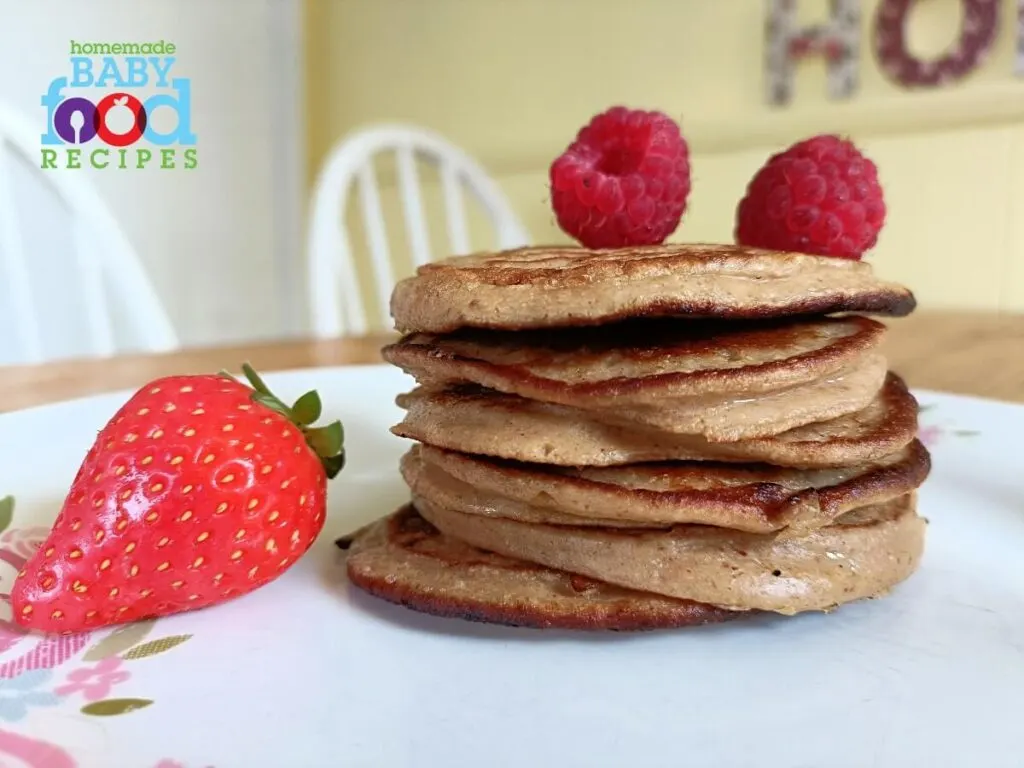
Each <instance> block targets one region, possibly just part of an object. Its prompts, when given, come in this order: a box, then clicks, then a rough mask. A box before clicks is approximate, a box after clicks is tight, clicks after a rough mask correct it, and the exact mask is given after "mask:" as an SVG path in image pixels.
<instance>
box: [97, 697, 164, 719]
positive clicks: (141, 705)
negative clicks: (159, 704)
mask: <svg viewBox="0 0 1024 768" xmlns="http://www.w3.org/2000/svg"><path fill="white" fill-rule="evenodd" d="M152 703H153V702H152V700H151V699H103V701H94V702H93V703H92V704H86V705H85V706H84V707H82V710H81V711H82V714H83V715H94V716H96V717H110V716H111V715H125V714H127V713H129V712H134V711H135V710H137V709H145V708H146V707H148V706H149V705H150V704H152Z"/></svg>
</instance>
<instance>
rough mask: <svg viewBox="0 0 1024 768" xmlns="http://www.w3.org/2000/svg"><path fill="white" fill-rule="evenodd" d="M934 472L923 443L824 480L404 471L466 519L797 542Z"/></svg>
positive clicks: (456, 462) (486, 464) (419, 491)
mask: <svg viewBox="0 0 1024 768" xmlns="http://www.w3.org/2000/svg"><path fill="white" fill-rule="evenodd" d="M930 467H931V461H930V457H929V455H928V451H927V450H926V449H925V447H924V446H923V445H922V444H921V443H920V442H918V441H914V442H913V443H911V444H910V445H909V446H907V447H906V448H905V449H903V450H901V451H899V452H898V453H897V454H894V455H892V456H888V457H885V458H884V459H881V460H879V461H877V462H872V463H868V464H861V465H854V466H849V467H844V468H833V469H818V470H798V469H782V468H779V467H772V466H768V465H763V464H762V465H748V464H719V463H713V462H672V463H659V464H635V465H631V466H627V467H618V468H586V469H566V468H559V467H551V466H546V465H541V464H522V463H518V462H509V461H500V460H494V459H487V458H485V457H482V456H471V455H468V454H463V453H456V452H453V451H445V450H441V449H438V448H432V447H430V446H423V445H416V446H413V447H412V448H411V449H410V450H409V452H408V453H406V455H405V456H404V457H403V458H402V462H401V470H402V475H403V477H404V478H405V481H406V483H407V484H408V486H409V488H410V489H411V490H412V493H413V495H414V496H417V497H421V498H425V499H427V500H429V501H431V502H433V503H434V504H439V505H441V506H442V507H445V508H446V509H452V510H455V511H458V512H463V513H469V514H476V515H483V516H489V517H507V518H512V519H516V520H520V521H522V522H547V523H551V524H563V525H591V526H602V525H608V524H609V523H611V524H613V525H617V526H629V525H631V524H634V525H643V526H661V527H670V526H672V525H678V524H684V523H699V524H703V525H712V526H718V527H721V528H730V529H734V530H739V531H748V532H751V533H771V532H774V531H782V530H785V531H786V534H787V535H790V536H800V535H805V534H807V533H808V532H810V531H812V530H814V529H816V528H820V527H822V526H825V525H829V524H830V523H832V522H833V521H834V520H835V519H836V518H838V517H839V516H841V515H843V514H845V513H847V512H850V511H851V510H854V509H856V508H858V507H863V506H867V505H871V504H880V503H883V502H886V501H890V500H892V499H895V498H898V497H900V496H904V495H905V494H907V493H909V492H911V491H913V490H914V489H916V488H917V487H918V486H920V485H921V483H923V482H924V480H925V478H926V477H927V476H928V472H929V470H930ZM524 511H525V513H524Z"/></svg>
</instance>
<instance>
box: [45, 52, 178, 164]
mask: <svg viewBox="0 0 1024 768" xmlns="http://www.w3.org/2000/svg"><path fill="white" fill-rule="evenodd" d="M174 51H175V46H174V44H173V43H168V42H165V41H163V40H160V41H159V42H153V43H76V42H75V41H71V54H72V55H71V57H70V63H71V76H70V79H69V78H68V77H56V78H54V79H53V80H52V81H51V82H50V85H49V87H48V88H47V90H46V93H44V94H43V96H42V98H41V100H40V102H41V104H42V106H43V107H45V108H46V132H45V133H43V134H42V136H41V137H40V138H41V143H42V147H41V162H40V165H41V167H42V168H44V169H57V168H82V167H91V168H96V169H106V168H120V169H127V168H134V169H143V168H161V169H164V170H169V169H173V168H181V169H185V170H189V169H192V168H195V167H196V165H197V164H198V155H197V150H196V148H195V143H196V136H195V134H194V133H192V130H191V122H192V87H191V80H190V79H189V78H186V77H175V78H171V77H170V72H171V69H172V68H173V66H174V63H175V61H176V59H175V58H174V57H173V56H169V55H166V54H172V53H174ZM150 54H158V55H150ZM111 89H116V90H111ZM129 89H130V90H129ZM157 121H159V123H160V125H159V126H157V125H156V122H157Z"/></svg>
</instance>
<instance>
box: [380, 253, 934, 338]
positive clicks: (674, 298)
mask: <svg viewBox="0 0 1024 768" xmlns="http://www.w3.org/2000/svg"><path fill="white" fill-rule="evenodd" d="M915 306H916V302H915V299H914V296H913V294H912V293H911V292H910V291H909V290H908V289H907V288H905V287H903V286H901V285H897V284H895V283H891V282H887V281H884V280H881V279H880V278H878V277H877V276H876V275H875V274H874V271H873V268H872V266H871V264H869V263H868V262H865V261H854V260H850V259H836V258H831V257H826V256H812V255H807V254H795V253H784V252H780V251H770V250H762V249H756V248H748V247H744V246H739V245H728V244H722V245H714V244H700V243H698V244H668V245H660V246H648V247H639V248H622V249H612V250H602V251H590V250H586V249H583V248H576V247H559V246H548V247H529V248H520V249H516V250H510V251H503V252H499V253H477V254H470V255H466V256H458V257H455V258H451V259H446V260H443V261H438V262H434V263H431V264H425V265H423V266H420V267H419V268H418V269H417V270H416V273H415V275H413V276H412V277H408V278H406V279H404V280H401V281H400V282H399V283H398V284H397V285H396V286H395V289H394V291H393V292H392V295H391V315H392V317H393V318H394V320H395V327H396V328H397V330H398V331H400V332H402V333H409V332H413V331H424V332H430V333H447V332H450V331H454V330H456V329H458V328H465V327H470V328H498V329H505V330H524V329H528V328H554V327H564V326H586V325H602V324H606V323H609V322H613V321H619V320H624V319H628V318H639V317H646V318H649V317H686V318H691V319H692V318H720V319H727V320H735V319H757V318H768V317H788V316H796V315H820V314H829V313H836V312H863V313H873V314H878V315H889V316H897V317H898V316H904V315H908V314H910V313H911V312H912V311H913V310H914V308H915Z"/></svg>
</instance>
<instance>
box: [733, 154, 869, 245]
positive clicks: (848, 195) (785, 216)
mask: <svg viewBox="0 0 1024 768" xmlns="http://www.w3.org/2000/svg"><path fill="white" fill-rule="evenodd" d="M884 223H885V199H884V197H883V195H882V187H881V186H880V185H879V183H878V169H877V168H876V167H875V164H874V163H873V162H871V161H870V160H868V159H867V158H866V157H864V155H862V154H861V153H860V151H859V150H858V149H857V148H856V147H855V146H854V145H853V144H852V143H850V142H849V141H846V140H845V139H841V138H839V137H838V136H815V137H813V138H810V139H805V140H804V141H801V142H798V143H796V144H794V145H793V146H791V147H790V148H789V149H787V150H786V151H785V152H781V153H779V154H776V155H773V156H772V157H771V158H769V160H768V162H767V163H765V164H764V165H763V166H762V167H761V169H760V170H759V171H758V172H757V174H756V175H755V176H754V178H753V179H752V180H751V182H750V184H749V185H748V186H747V193H746V197H744V198H743V199H742V200H741V201H740V204H739V206H738V207H737V209H736V242H737V243H740V244H742V245H750V246H755V247H760V248H772V249H775V250H783V251H798V252H802V253H814V254H819V255H821V256H839V257H842V258H847V259H859V258H860V257H861V256H862V255H863V254H864V252H865V251H867V250H868V249H869V248H871V247H872V246H874V244H875V242H876V241H877V240H878V233H879V232H880V231H881V229H882V225H883V224H884Z"/></svg>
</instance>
